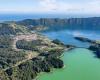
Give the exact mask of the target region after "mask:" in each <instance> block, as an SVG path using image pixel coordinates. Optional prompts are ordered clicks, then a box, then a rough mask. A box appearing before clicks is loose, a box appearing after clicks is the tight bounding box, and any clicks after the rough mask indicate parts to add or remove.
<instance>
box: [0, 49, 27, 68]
mask: <svg viewBox="0 0 100 80" xmlns="http://www.w3.org/2000/svg"><path fill="white" fill-rule="evenodd" d="M25 54H26V53H25V52H23V51H14V50H12V49H9V48H0V68H2V69H5V68H7V67H9V66H12V65H14V64H16V63H17V62H19V61H21V60H23V59H25Z"/></svg>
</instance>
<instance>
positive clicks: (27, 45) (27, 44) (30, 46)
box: [16, 40, 42, 51]
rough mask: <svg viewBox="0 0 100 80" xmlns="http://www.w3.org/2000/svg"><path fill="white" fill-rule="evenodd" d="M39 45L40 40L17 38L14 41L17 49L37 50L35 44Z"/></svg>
mask: <svg viewBox="0 0 100 80" xmlns="http://www.w3.org/2000/svg"><path fill="white" fill-rule="evenodd" d="M39 45H42V41H41V40H33V41H26V40H19V41H17V43H16V47H17V48H18V49H25V50H32V51H37V48H36V46H39Z"/></svg>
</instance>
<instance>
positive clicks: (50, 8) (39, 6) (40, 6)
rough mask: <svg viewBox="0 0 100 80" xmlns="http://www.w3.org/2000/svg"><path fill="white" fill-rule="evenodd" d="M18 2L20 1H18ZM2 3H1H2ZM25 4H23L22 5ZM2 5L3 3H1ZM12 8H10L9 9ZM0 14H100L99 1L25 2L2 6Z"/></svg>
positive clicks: (39, 0) (40, 0)
mask: <svg viewBox="0 0 100 80" xmlns="http://www.w3.org/2000/svg"><path fill="white" fill-rule="evenodd" d="M16 1H18V0H16ZM0 2H1V1H0ZM22 3H23V4H22ZM0 4H2V3H0ZM9 6H10V7H9ZM0 8H1V9H0V12H2V11H3V12H22V13H23V12H26V13H27V12H29V13H53V14H54V13H57V14H60V13H61V14H100V1H99V0H84V1H83V0H25V1H24V0H23V1H22V2H21V4H20V5H17V4H16V2H15V3H14V0H13V4H12V3H9V5H8V4H3V7H2V6H1V5H0Z"/></svg>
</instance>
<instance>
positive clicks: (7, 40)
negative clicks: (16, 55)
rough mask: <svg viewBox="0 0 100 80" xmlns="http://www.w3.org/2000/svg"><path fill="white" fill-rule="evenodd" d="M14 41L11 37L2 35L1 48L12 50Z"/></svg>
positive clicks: (0, 37) (0, 39) (0, 38)
mask: <svg viewBox="0 0 100 80" xmlns="http://www.w3.org/2000/svg"><path fill="white" fill-rule="evenodd" d="M12 41H13V40H12V39H11V37H10V36H4V35H0V48H10V47H11V44H12Z"/></svg>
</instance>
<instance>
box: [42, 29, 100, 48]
mask: <svg viewBox="0 0 100 80" xmlns="http://www.w3.org/2000/svg"><path fill="white" fill-rule="evenodd" d="M43 34H44V35H46V36H48V37H49V38H51V39H56V38H57V39H59V40H60V41H62V42H64V43H65V44H71V45H76V46H79V47H88V46H89V44H87V43H84V42H80V41H77V40H75V39H74V36H83V37H87V38H90V39H93V40H100V35H99V34H100V32H98V31H80V30H75V31H73V30H63V31H57V32H56V31H53V32H44V33H43Z"/></svg>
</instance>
